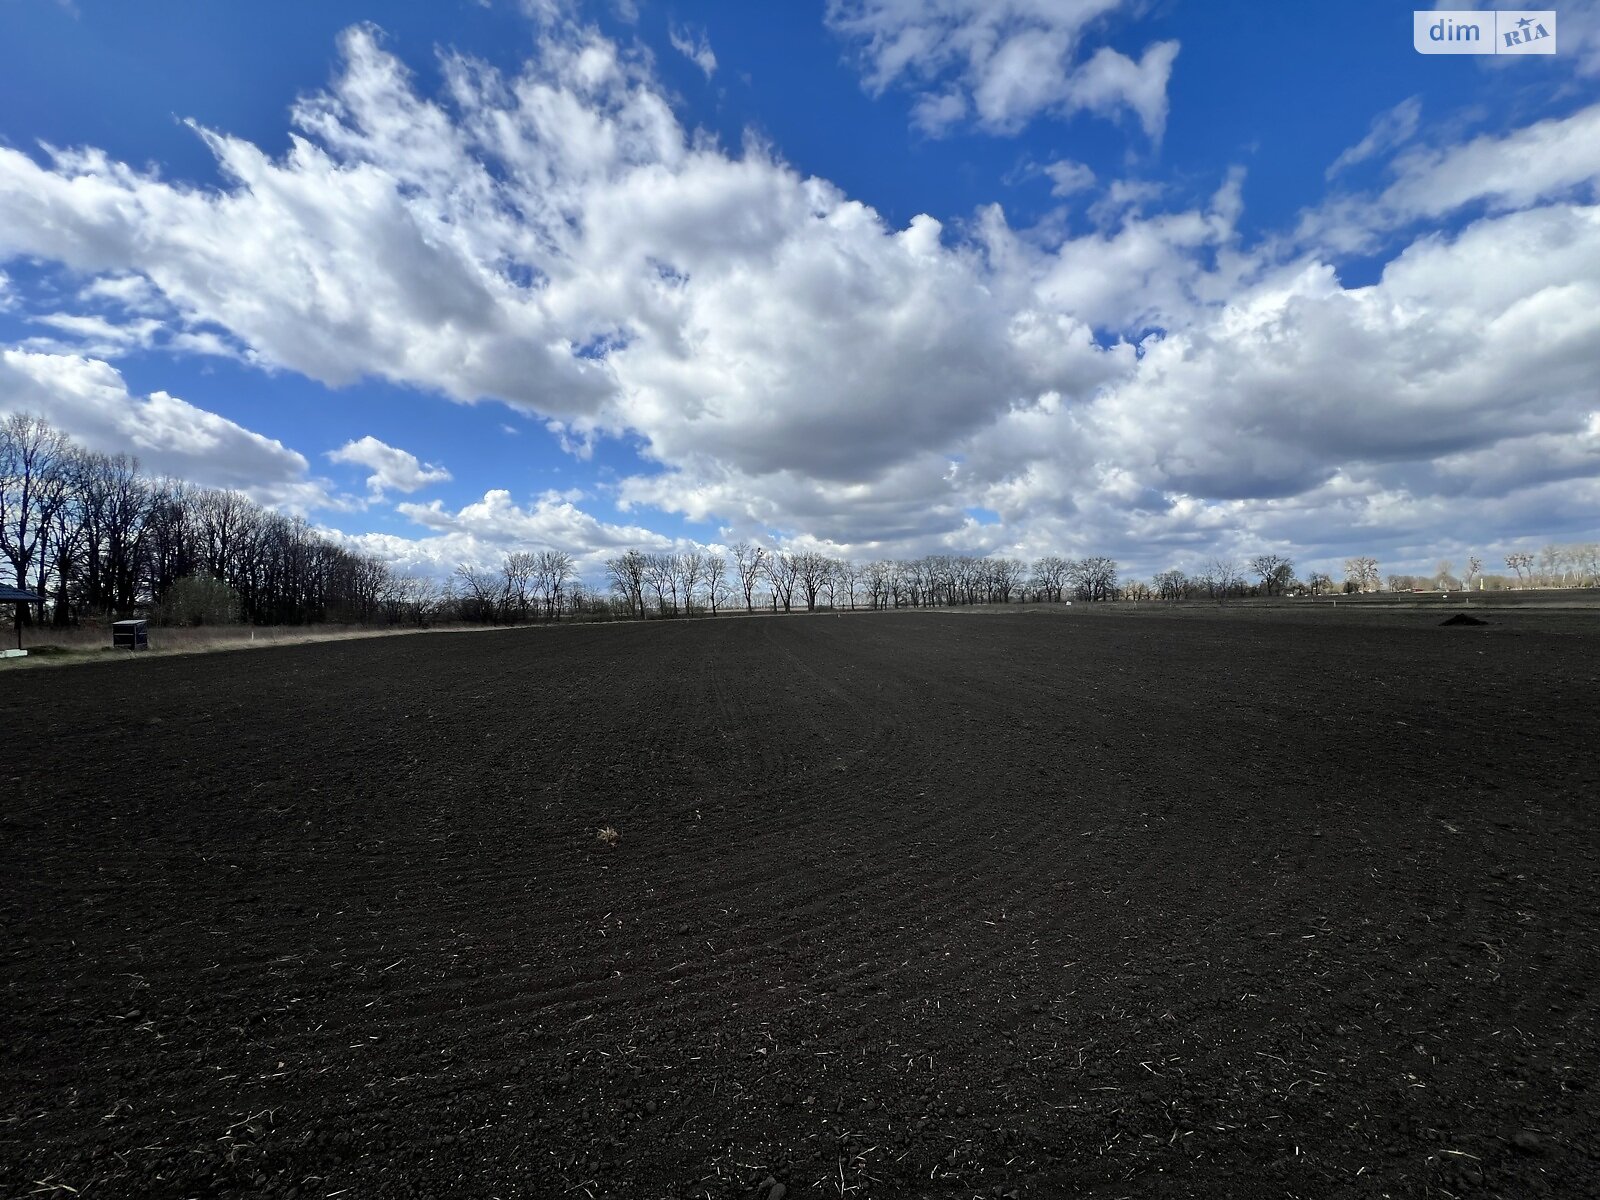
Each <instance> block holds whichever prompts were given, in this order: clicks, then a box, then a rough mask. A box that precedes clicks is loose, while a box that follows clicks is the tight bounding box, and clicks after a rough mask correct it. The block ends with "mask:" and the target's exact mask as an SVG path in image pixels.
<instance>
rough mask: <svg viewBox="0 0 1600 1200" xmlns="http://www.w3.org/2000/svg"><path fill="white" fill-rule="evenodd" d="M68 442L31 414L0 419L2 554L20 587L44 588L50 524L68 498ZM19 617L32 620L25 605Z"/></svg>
mask: <svg viewBox="0 0 1600 1200" xmlns="http://www.w3.org/2000/svg"><path fill="white" fill-rule="evenodd" d="M70 454H71V443H69V442H68V441H67V439H66V438H65V437H64V436H62V435H61V434H60V433H57V432H56V431H55V430H54V429H52V428H51V427H50V426H49V425H48V424H47V423H46V422H45V421H44V420H42V419H41V418H39V417H36V416H34V415H32V414H31V413H13V414H11V415H10V416H8V417H6V418H5V420H4V421H0V553H4V555H5V557H6V561H7V562H8V563H9V564H10V566H11V575H12V578H13V579H14V580H15V581H16V585H17V587H19V588H24V589H30V590H34V589H36V590H37V591H38V592H39V593H40V594H41V595H43V594H45V593H46V592H47V591H48V590H49V589H48V586H47V584H48V579H47V575H48V573H49V569H50V567H49V557H50V556H49V547H50V526H51V522H52V521H54V519H55V515H56V510H57V509H58V508H60V507H61V505H62V504H64V503H65V502H66V497H67V478H66V468H67V460H68V458H69V456H70ZM17 611H18V618H19V620H21V621H22V622H23V623H27V622H29V621H30V620H31V617H30V616H29V615H28V612H27V609H26V607H25V606H20V605H19V606H18V610H17Z"/></svg>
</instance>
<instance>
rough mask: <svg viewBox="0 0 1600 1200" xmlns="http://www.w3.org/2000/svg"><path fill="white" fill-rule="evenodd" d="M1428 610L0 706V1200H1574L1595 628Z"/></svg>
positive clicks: (746, 626)
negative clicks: (1354, 1199)
mask: <svg viewBox="0 0 1600 1200" xmlns="http://www.w3.org/2000/svg"><path fill="white" fill-rule="evenodd" d="M1441 615H1443V613H1439V614H1435V613H1432V612H1427V613H1390V614H1376V615H1372V614H1362V615H1360V616H1357V615H1356V614H1353V613H1346V611H1345V609H1342V608H1341V609H1339V610H1336V611H1334V610H1316V611H1309V610H1308V611H1307V612H1306V613H1305V614H1304V615H1301V614H1298V613H1290V614H1285V613H1282V612H1278V613H1257V614H1246V613H1239V612H1224V613H1216V612H1209V611H1201V612H1196V613H1179V614H1172V615H1166V614H1162V613H1152V612H1149V611H1145V612H1142V613H1139V614H1130V613H1099V612H1089V611H1085V610H1083V609H1082V607H1081V606H1080V607H1078V608H1075V609H1074V610H1072V611H1071V612H1066V613H1059V614H1041V613H1016V614H1001V615H967V614H959V613H926V614H925V613H888V614H860V615H849V616H842V617H834V616H818V617H794V618H777V617H767V618H757V619H739V620H724V621H696V622H659V623H656V622H652V623H649V624H646V625H618V626H590V627H574V628H560V629H550V630H544V629H537V630H519V631H507V632H504V633H479V634H461V635H438V636H428V637H413V638H399V639H375V640H366V641H351V642H339V643H329V644H323V645H306V646H299V647H292V648H282V649H272V650H263V651H258V652H235V653H225V654H215V655H209V656H198V657H191V658H164V659H160V658H158V659H151V660H146V661H140V662H132V663H103V664H93V665H86V666H78V667H68V668H62V669H59V670H37V671H27V672H20V671H19V672H12V673H9V674H4V673H0V744H3V749H0V781H3V799H0V804H3V809H0V814H3V815H0V922H3V924H0V963H3V975H4V978H3V984H0V1195H3V1196H5V1197H13V1196H25V1195H41V1196H55V1197H58V1198H64V1197H69V1196H71V1195H74V1194H76V1195H79V1196H83V1197H101V1196H103V1197H191V1196H192V1197H201V1196H204V1197H211V1196H230V1195H237V1196H244V1195H271V1196H278V1197H289V1196H298V1197H319V1198H320V1197H328V1196H336V1195H344V1196H348V1197H351V1198H353V1200H354V1198H358V1197H359V1198H365V1197H423V1196H432V1197H438V1198H441V1200H442V1198H444V1197H457V1196H475V1197H494V1196H497V1197H513V1196H516V1197H558V1196H564V1195H570V1196H583V1195H588V1196H591V1197H601V1196H615V1197H624V1196H626V1197H655V1196H676V1197H688V1196H706V1195H709V1196H713V1197H723V1196H730V1197H731V1196H760V1197H767V1198H769V1200H774V1198H776V1197H778V1196H787V1197H788V1198H789V1200H794V1198H796V1197H814V1196H835V1197H837V1196H841V1195H843V1196H940V1197H946V1196H948V1197H956V1196H962V1197H965V1196H974V1195H995V1196H1004V1195H1011V1194H1016V1195H1019V1196H1045V1197H1050V1196H1067V1195H1092V1196H1104V1197H1112V1196H1141V1197H1143V1196H1157V1197H1187V1196H1195V1195H1228V1196H1235V1197H1252V1196H1262V1197H1265V1196H1274V1197H1277V1196H1373V1197H1377V1196H1385V1195H1388V1196H1450V1195H1464V1194H1471V1193H1474V1192H1481V1193H1483V1194H1500V1195H1505V1196H1518V1197H1522V1196H1541V1195H1549V1196H1576V1195H1594V1194H1597V1193H1600V1134H1597V1129H1600V1126H1597V1123H1596V1122H1595V1120H1594V1119H1593V1115H1592V1111H1593V1109H1594V1107H1595V1105H1596V1103H1597V1100H1596V1096H1595V1093H1594V1091H1593V1089H1594V1087H1595V1085H1596V1079H1597V1073H1600V1072H1597V1067H1600V1063H1597V1041H1596V1027H1595V1021H1596V991H1595V988H1596V981H1597V980H1600V813H1597V809H1596V802H1597V798H1600V754H1597V752H1596V744H1597V741H1600V736H1597V735H1600V689H1597V686H1596V684H1597V677H1600V653H1597V651H1600V636H1597V635H1600V619H1596V618H1592V617H1584V616H1582V615H1570V616H1557V615H1547V614H1531V613H1515V614H1511V613H1507V614H1504V615H1503V616H1500V617H1494V618H1493V620H1494V623H1493V624H1491V625H1489V626H1486V627H1482V628H1471V627H1464V628H1439V627H1438V620H1439V617H1440V616H1441ZM603 826H611V827H614V828H615V829H616V830H617V831H618V833H619V835H620V836H619V840H618V841H617V843H616V845H615V846H614V847H609V848H608V847H607V846H606V845H605V844H603V843H602V842H600V841H599V840H597V838H596V831H597V830H598V829H600V828H601V827H603ZM69 1189H71V1190H69Z"/></svg>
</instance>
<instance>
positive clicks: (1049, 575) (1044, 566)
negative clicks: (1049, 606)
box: [1030, 554, 1067, 603]
mask: <svg viewBox="0 0 1600 1200" xmlns="http://www.w3.org/2000/svg"><path fill="white" fill-rule="evenodd" d="M1066 585H1067V560H1066V559H1064V558H1061V557H1060V556H1059V555H1055V554H1047V555H1045V556H1044V557H1043V558H1041V559H1039V561H1038V562H1036V563H1034V564H1033V580H1032V583H1031V585H1030V586H1031V587H1032V588H1033V590H1034V591H1035V592H1036V593H1037V594H1038V596H1039V598H1040V599H1041V600H1043V601H1045V602H1046V603H1054V602H1057V601H1059V600H1060V599H1061V593H1062V591H1063V590H1064V589H1065V588H1066Z"/></svg>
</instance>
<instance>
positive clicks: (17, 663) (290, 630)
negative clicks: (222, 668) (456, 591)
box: [0, 625, 509, 670]
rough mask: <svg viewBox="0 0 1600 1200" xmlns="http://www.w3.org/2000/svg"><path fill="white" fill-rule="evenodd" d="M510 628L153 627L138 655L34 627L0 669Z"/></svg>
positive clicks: (96, 639)
mask: <svg viewBox="0 0 1600 1200" xmlns="http://www.w3.org/2000/svg"><path fill="white" fill-rule="evenodd" d="M494 628H499V629H506V628H509V627H508V626H504V625H502V626H492V625H435V626H430V627H429V628H427V629H416V628H404V627H395V626H388V625H378V626H364V625H336V626H304V625H270V626H261V627H253V626H248V625H211V626H201V627H199V628H195V629H188V628H177V627H164V626H156V625H152V626H151V627H150V649H148V650H140V651H138V652H137V653H135V652H133V651H128V650H114V649H112V647H111V630H110V629H109V628H96V627H93V626H88V627H79V628H77V629H50V628H37V627H35V628H32V629H25V630H24V631H23V635H22V636H23V641H22V644H23V646H24V647H26V648H27V650H28V657H27V658H13V659H6V660H3V662H0V670H5V669H19V668H20V669H26V668H28V667H46V666H65V665H68V664H71V663H82V662H102V661H119V660H124V659H142V658H149V657H165V656H169V655H175V654H209V653H211V652H213V651H216V650H253V649H264V648H266V647H268V646H298V645H301V644H302V643H305V642H341V641H349V640H351V639H354V638H372V637H399V636H402V635H410V634H422V633H477V632H481V631H483V630H488V629H494ZM0 641H3V644H4V645H6V646H10V645H14V644H15V643H14V642H12V641H11V631H10V630H9V629H6V630H4V631H0Z"/></svg>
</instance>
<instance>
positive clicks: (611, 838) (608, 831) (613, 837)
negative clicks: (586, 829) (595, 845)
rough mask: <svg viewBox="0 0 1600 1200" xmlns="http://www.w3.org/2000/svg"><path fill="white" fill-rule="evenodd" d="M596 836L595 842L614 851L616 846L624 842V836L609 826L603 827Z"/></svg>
mask: <svg viewBox="0 0 1600 1200" xmlns="http://www.w3.org/2000/svg"><path fill="white" fill-rule="evenodd" d="M594 836H595V841H597V842H600V843H602V844H603V845H606V846H610V847H612V848H613V849H615V847H616V844H617V843H618V842H620V841H621V840H622V835H621V834H620V833H618V832H617V831H616V830H615V829H613V828H611V826H609V825H606V826H604V827H602V828H601V830H600V832H599V833H597V834H595V835H594Z"/></svg>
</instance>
